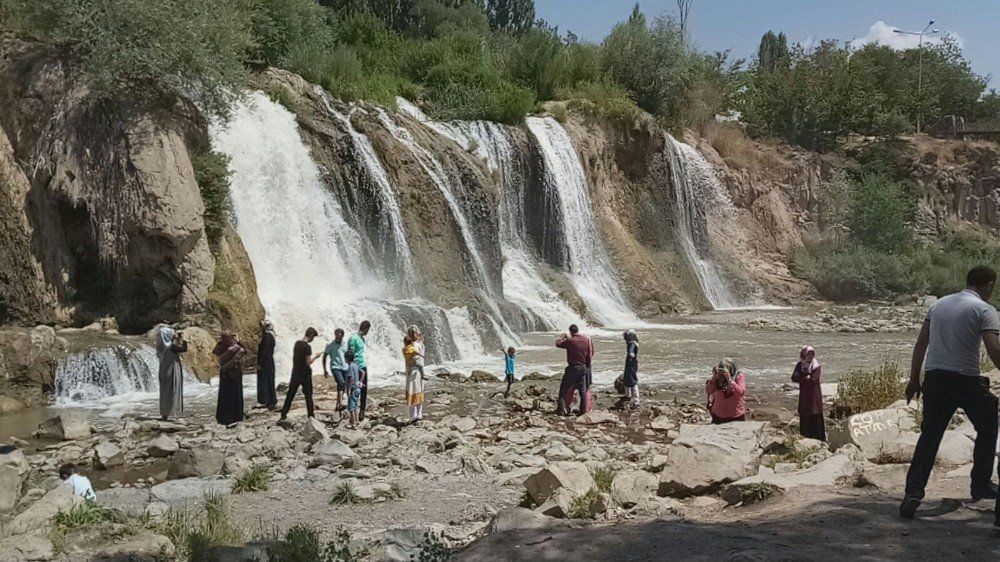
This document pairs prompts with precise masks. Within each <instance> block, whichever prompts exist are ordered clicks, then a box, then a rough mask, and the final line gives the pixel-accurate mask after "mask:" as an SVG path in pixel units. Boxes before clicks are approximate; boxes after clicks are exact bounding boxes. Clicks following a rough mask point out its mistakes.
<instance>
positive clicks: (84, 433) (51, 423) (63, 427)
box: [38, 412, 91, 441]
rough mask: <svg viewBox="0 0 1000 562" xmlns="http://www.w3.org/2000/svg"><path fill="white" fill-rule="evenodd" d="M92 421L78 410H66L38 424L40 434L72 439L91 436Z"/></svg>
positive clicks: (65, 439)
mask: <svg viewBox="0 0 1000 562" xmlns="http://www.w3.org/2000/svg"><path fill="white" fill-rule="evenodd" d="M90 432H91V429H90V422H89V421H87V417H86V416H84V415H83V414H81V413H78V412H66V413H62V414H59V415H58V416H56V417H54V418H49V419H47V420H45V421H43V422H42V423H41V424H39V425H38V433H39V435H42V436H45V437H51V438H54V439H62V440H64V441H71V440H73V439H84V438H87V437H90Z"/></svg>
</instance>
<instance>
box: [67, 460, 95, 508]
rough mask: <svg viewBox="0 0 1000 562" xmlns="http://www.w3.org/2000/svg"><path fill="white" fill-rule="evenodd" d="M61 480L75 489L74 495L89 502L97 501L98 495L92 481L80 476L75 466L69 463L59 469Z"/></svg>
mask: <svg viewBox="0 0 1000 562" xmlns="http://www.w3.org/2000/svg"><path fill="white" fill-rule="evenodd" d="M59 478H60V479H61V480H62V481H63V483H64V484H68V485H69V486H72V487H73V493H74V494H76V495H78V496H80V497H81V498H83V499H85V500H87V501H97V494H95V493H94V487H93V486H92V485H91V484H90V479H89V478H87V477H86V476H84V475H82V474H79V473H78V472H77V469H76V465H75V464H73V463H69V464H64V465H62V466H61V467H59Z"/></svg>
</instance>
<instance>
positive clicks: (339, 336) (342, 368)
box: [322, 328, 348, 412]
mask: <svg viewBox="0 0 1000 562" xmlns="http://www.w3.org/2000/svg"><path fill="white" fill-rule="evenodd" d="M346 351H347V346H346V345H344V331H343V330H341V329H340V328H337V329H336V330H335V331H334V332H333V341H331V342H330V343H328V344H327V345H326V349H324V350H323V361H322V363H323V376H324V377H329V376H330V372H333V378H334V380H336V381H337V411H338V412H339V411H341V410H343V409H344V396H345V394H346V393H347V390H348V388H347V384H346V382H345V381H344V376H345V375H346V374H347V361H346V359H344V353H345V352H346ZM327 363H329V365H330V370H329V371H328V370H327Z"/></svg>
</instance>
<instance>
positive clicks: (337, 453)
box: [309, 441, 360, 468]
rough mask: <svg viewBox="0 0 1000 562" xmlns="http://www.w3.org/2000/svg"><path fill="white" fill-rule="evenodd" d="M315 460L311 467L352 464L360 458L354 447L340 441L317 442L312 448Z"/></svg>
mask: <svg viewBox="0 0 1000 562" xmlns="http://www.w3.org/2000/svg"><path fill="white" fill-rule="evenodd" d="M310 450H311V452H312V454H313V460H312V462H311V463H310V465H309V466H310V468H313V467H317V466H324V465H325V466H351V465H353V464H354V463H355V462H357V460H358V459H359V458H360V457H359V456H358V454H357V453H355V452H354V449H351V448H350V447H348V446H347V445H345V444H343V443H341V442H340V441H324V442H322V443H316V444H314V445H313V446H312V448H311V449H310Z"/></svg>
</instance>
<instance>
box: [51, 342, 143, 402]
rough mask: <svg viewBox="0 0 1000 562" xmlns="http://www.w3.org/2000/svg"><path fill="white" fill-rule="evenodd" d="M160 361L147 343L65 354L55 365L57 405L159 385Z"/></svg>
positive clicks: (128, 392) (101, 397)
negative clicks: (137, 345)
mask: <svg viewBox="0 0 1000 562" xmlns="http://www.w3.org/2000/svg"><path fill="white" fill-rule="evenodd" d="M158 369H159V362H158V361H157V359H156V351H155V350H154V349H153V348H152V347H150V346H148V345H140V346H139V347H130V346H127V345H115V346H106V347H95V348H92V349H87V350H85V351H82V352H80V353H74V354H71V355H68V356H67V357H65V358H64V359H63V360H62V361H60V362H59V365H58V366H57V367H56V376H55V395H56V403H57V404H59V405H70V404H85V403H88V402H95V401H98V400H103V399H105V398H110V397H112V396H123V395H128V394H134V393H138V392H155V391H156V390H157V388H158V387H159V383H158V381H157V372H158Z"/></svg>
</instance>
